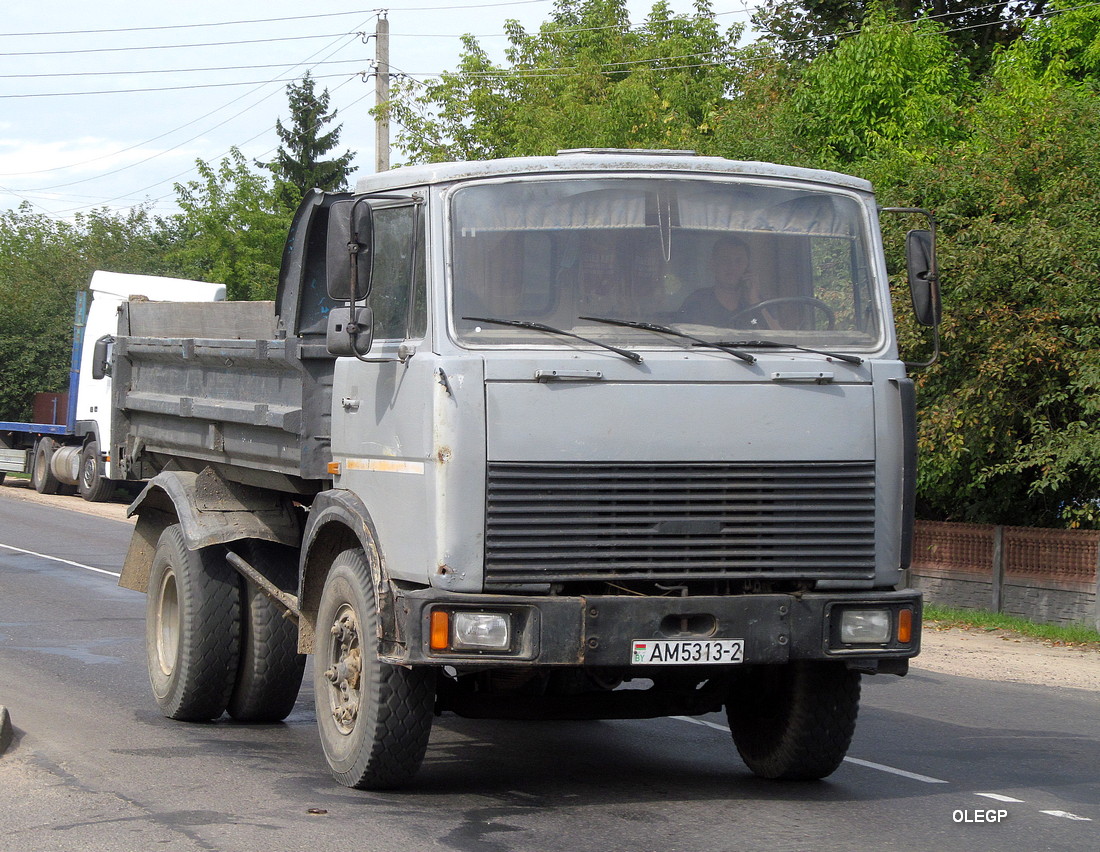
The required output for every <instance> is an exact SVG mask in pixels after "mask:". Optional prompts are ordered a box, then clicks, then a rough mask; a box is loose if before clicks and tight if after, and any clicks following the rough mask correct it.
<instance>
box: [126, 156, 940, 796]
mask: <svg viewBox="0 0 1100 852" xmlns="http://www.w3.org/2000/svg"><path fill="white" fill-rule="evenodd" d="M880 212H881V211H880V210H879V208H878V207H877V206H876V203H875V199H874V196H873V195H872V192H871V187H870V186H869V185H868V184H867V183H866V182H865V181H863V180H860V179H857V178H853V177H848V176H844V175H839V174H834V173H830V172H822V171H812V170H805V169H796V168H787V167H781V166H776V165H769V164H763V163H751V162H734V161H730V160H724V159H720V158H710V157H697V156H693V155H691V154H689V153H686V152H671V151H657V152H637V151H601V150H586V151H565V152H560V153H559V154H558V155H557V156H548V157H538V158H523V159H511V160H499V161H491V162H478V163H449V164H436V165H426V166H414V167H407V168H401V169H396V170H393V171H390V172H386V173H384V174H378V175H373V176H371V177H369V178H366V179H364V180H362V181H361V182H360V183H359V185H358V187H357V188H356V191H355V192H354V193H336V194H332V193H322V192H319V191H315V192H312V193H310V194H309V195H308V196H307V197H306V198H305V200H304V201H303V203H302V205H301V207H300V209H299V210H298V213H297V216H296V218H295V220H294V223H293V225H292V228H291V231H290V235H289V238H288V240H287V243H286V248H285V251H284V255H283V260H282V270H281V275H280V281H279V288H278V294H277V299H276V301H275V302H274V304H272V303H270V302H262V303H232V302H223V303H208V304H197V303H196V304H184V305H181V304H167V305H166V304H158V303H155V302H147V301H145V302H142V301H137V302H130V303H127V304H125V305H123V308H122V312H121V319H120V327H119V330H118V334H117V335H116V341H115V345H114V349H113V364H112V370H113V375H114V388H115V399H114V418H115V419H114V429H113V432H112V434H113V435H114V436H115V437H116V440H115V444H114V445H113V446H112V447H111V453H110V459H111V462H110V463H111V465H112V472H111V476H112V477H113V478H117V479H126V478H129V479H148V480H149V483H148V486H147V487H146V488H145V490H144V492H143V493H142V494H141V495H140V497H138V498H137V500H136V501H135V502H134V504H133V505H132V507H131V513H132V514H136V515H137V516H138V517H137V524H136V528H135V530H134V535H133V540H132V543H131V546H130V549H129V552H128V555H127V557H126V562H125V566H124V570H123V574H122V578H121V581H120V582H121V584H122V585H123V586H125V587H127V588H131V589H137V590H140V591H144V592H147V593H148V610H147V630H146V645H147V656H148V668H149V676H150V681H151V683H152V687H153V693H154V695H155V697H156V700H157V702H158V704H159V705H160V707H161V709H162V711H163V712H164V714H165V715H167V716H169V717H171V718H173V719H180V720H195V721H197V720H210V719H215V718H218V717H220V716H221V715H222V714H223V713H225V712H228V713H229V714H230V716H232V717H234V718H236V719H238V720H242V721H251V722H262V721H277V720H281V719H283V718H285V717H286V716H287V714H289V712H290V711H291V709H292V707H293V705H294V702H295V699H296V697H297V694H298V690H299V686H300V684H301V680H302V677H303V670H304V665H305V656H304V655H306V654H310V653H312V654H313V655H314V665H313V671H314V692H315V701H316V716H317V726H318V730H319V733H320V740H321V744H322V747H323V749H324V753H325V756H326V758H327V760H328V763H329V766H330V767H331V769H332V772H333V774H334V776H335V777H336V778H337V779H338V780H339V781H340V782H342V783H344V784H346V785H348V786H351V787H357V788H363V789H372V788H387V787H393V786H397V785H400V784H403V783H406V782H408V781H409V780H410V779H411V778H412V777H413V775H414V774H415V773H416V772H417V770H418V768H419V767H420V765H421V763H422V761H423V759H424V755H425V752H426V748H427V745H428V740H429V732H430V729H431V726H432V721H433V718H434V716H436V715H437V714H440V713H455V714H458V715H461V716H466V717H475V718H507V719H540V720H542V719H623V718H649V717H660V716H668V715H689V716H698V715H702V714H707V713H714V712H718V711H722V710H724V711H725V713H726V716H727V718H728V721H729V727H730V731H731V734H732V739H733V743H734V744H735V745H736V748H737V751H738V752H739V753H740V755H741V757H742V759H743V760H744V761H745V763H746V764H747V765H748V767H749V768H750V769H751V770H752V771H753V772H754V773H756V774H758V775H760V776H764V777H768V778H778V779H816V778H821V777H824V776H826V775H828V774H829V773H831V772H832V771H833V770H834V769H836V767H837V766H838V765H839V764H840V761H841V760H842V759H843V757H844V755H845V752H846V750H847V748H848V745H849V743H850V740H851V737H852V733H853V730H854V727H855V719H856V713H857V709H858V704H859V688H860V677H861V675H863V674H889V675H903V674H905V673H906V671H907V668H908V661H909V659H910V658H911V657H913V656H915V655H916V654H917V652H918V650H919V643H920V638H919V637H920V622H921V598H920V595H919V594H918V593H917V592H915V591H913V590H911V589H908V588H906V579H907V571H906V569H907V565H908V560H909V551H910V544H911V541H910V540H911V535H912V532H911V531H912V512H913V489H914V469H915V455H916V454H915V425H914V404H913V385H912V381H911V380H910V379H908V378H907V377H906V372H905V365H904V364H903V363H902V362H901V361H900V360H899V356H898V351H897V342H896V335H895V330H894V323H893V318H892V312H891V303H890V294H889V291H888V286H887V270H886V265H885V260H884V257H883V251H882V239H881V236H880V230H879V224H878V217H879V215H880ZM904 212H907V213H909V214H913V213H915V212H919V211H904ZM933 246H934V241H933V239H932V235H931V232H930V231H929V230H915V231H912V232H910V235H909V238H908V257H909V267H910V268H909V277H910V284H911V287H912V290H913V300H914V306H915V309H916V311H917V314H918V319H919V320H920V321H921V322H923V323H925V324H927V325H932V326H934V325H935V323H936V321H937V319H938V311H939V308H938V305H939V303H938V291H937V286H936V281H935V269H934V266H935V264H934V247H933Z"/></svg>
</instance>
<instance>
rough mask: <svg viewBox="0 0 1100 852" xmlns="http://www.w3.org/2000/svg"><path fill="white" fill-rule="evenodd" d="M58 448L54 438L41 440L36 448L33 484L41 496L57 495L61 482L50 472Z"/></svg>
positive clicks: (32, 475) (32, 471) (32, 473)
mask: <svg viewBox="0 0 1100 852" xmlns="http://www.w3.org/2000/svg"><path fill="white" fill-rule="evenodd" d="M55 447H56V444H55V443H54V441H53V439H52V438H41V439H39V441H38V443H37V444H35V446H34V462H33V463H32V465H31V482H32V483H33V484H34V490H35V491H37V492H38V493H39V494H56V493H57V490H58V489H59V488H60V487H61V481H60V480H59V479H58V478H57V477H56V476H54V475H53V471H52V470H50V459H51V458H52V457H53V451H54V448H55Z"/></svg>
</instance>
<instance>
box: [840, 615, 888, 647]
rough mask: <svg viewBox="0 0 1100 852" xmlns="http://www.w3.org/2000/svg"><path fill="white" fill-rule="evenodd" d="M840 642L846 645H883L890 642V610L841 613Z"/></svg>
mask: <svg viewBox="0 0 1100 852" xmlns="http://www.w3.org/2000/svg"><path fill="white" fill-rule="evenodd" d="M840 641H841V642H843V643H844V644H846V645H883V644H885V643H887V642H889V641H890V610H888V609H845V610H843V611H842V612H841V613H840Z"/></svg>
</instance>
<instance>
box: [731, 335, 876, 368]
mask: <svg viewBox="0 0 1100 852" xmlns="http://www.w3.org/2000/svg"><path fill="white" fill-rule="evenodd" d="M715 345H718V344H715ZM721 345H722V346H756V347H760V348H762V349H797V350H798V351H799V352H812V353H813V354H814V355H824V356H825V357H826V358H836V359H837V360H838V361H846V362H847V363H849V364H856V365H859V364H862V363H863V359H862V358H860V357H859V356H858V355H846V354H845V353H843V352H825V351H824V350H822V349H811V348H810V347H808V346H796V345H795V344H793V343H776V342H775V341H772V340H738V341H732V342H731V341H722V343H721Z"/></svg>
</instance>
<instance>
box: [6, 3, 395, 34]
mask: <svg viewBox="0 0 1100 852" xmlns="http://www.w3.org/2000/svg"><path fill="white" fill-rule="evenodd" d="M367 12H374V13H375V14H377V13H378V10H377V9H357V10H353V11H351V12H328V13H325V14H320V15H294V16H292V17H285V18H254V19H251V20H244V21H212V22H209V23H205V24H165V25H162V26H156V27H121V28H117V29H102V30H57V31H55V32H40V33H0V38H20V37H23V36H59V35H93V34H96V35H98V34H102V33H140V32H150V31H153V30H189V29H197V28H199V27H229V26H237V25H239V24H271V23H277V22H280V21H311V20H315V19H317V18H340V17H344V16H347V15H363V14H366V13H367Z"/></svg>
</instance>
